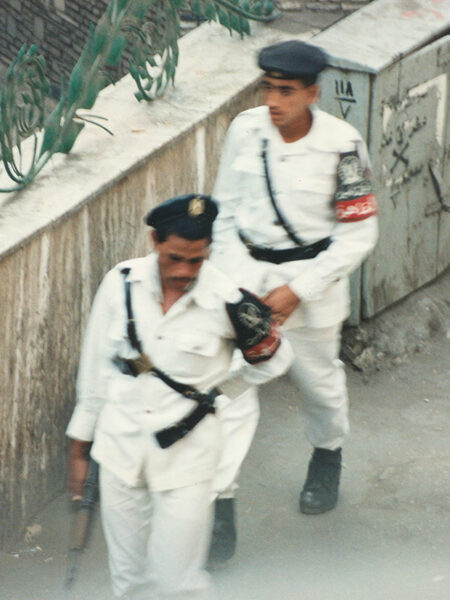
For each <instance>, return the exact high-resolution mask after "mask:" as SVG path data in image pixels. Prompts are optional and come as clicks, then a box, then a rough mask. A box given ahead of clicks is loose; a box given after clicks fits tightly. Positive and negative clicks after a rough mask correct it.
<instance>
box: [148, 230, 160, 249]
mask: <svg viewBox="0 0 450 600" xmlns="http://www.w3.org/2000/svg"><path fill="white" fill-rule="evenodd" d="M150 241H151V242H152V244H153V246H154V247H155V248H156V246H157V245H158V243H159V242H158V238H157V236H156V231H155V230H154V229H152V230H151V231H150Z"/></svg>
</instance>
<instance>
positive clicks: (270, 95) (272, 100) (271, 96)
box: [265, 90, 280, 108]
mask: <svg viewBox="0 0 450 600" xmlns="http://www.w3.org/2000/svg"><path fill="white" fill-rule="evenodd" d="M279 98H280V96H279V94H278V92H277V91H276V90H270V91H268V92H267V93H266V97H265V103H266V105H267V106H268V107H269V108H276V107H277V106H278V104H279Z"/></svg>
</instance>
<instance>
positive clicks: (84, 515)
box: [66, 458, 98, 589]
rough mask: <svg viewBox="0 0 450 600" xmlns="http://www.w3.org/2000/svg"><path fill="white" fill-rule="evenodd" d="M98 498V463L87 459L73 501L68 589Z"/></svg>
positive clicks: (86, 537) (85, 541)
mask: <svg viewBox="0 0 450 600" xmlns="http://www.w3.org/2000/svg"><path fill="white" fill-rule="evenodd" d="M97 500H98V463H96V462H95V460H93V459H92V458H90V459H89V468H88V473H87V477H86V481H85V483H84V493H83V498H82V499H81V500H76V501H75V502H74V509H75V517H74V520H73V523H72V530H71V534H70V545H69V552H68V556H67V558H68V566H67V577H66V588H67V589H70V588H71V587H72V586H73V584H74V581H75V577H76V575H77V572H78V565H79V562H80V557H81V554H82V553H83V552H84V550H85V548H86V545H87V542H88V539H89V537H90V534H91V531H92V523H93V517H94V510H95V505H96V503H97Z"/></svg>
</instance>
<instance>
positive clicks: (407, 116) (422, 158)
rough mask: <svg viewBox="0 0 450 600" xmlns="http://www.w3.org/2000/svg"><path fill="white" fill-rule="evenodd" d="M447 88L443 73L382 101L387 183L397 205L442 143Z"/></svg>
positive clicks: (384, 174) (382, 149)
mask: <svg viewBox="0 0 450 600" xmlns="http://www.w3.org/2000/svg"><path fill="white" fill-rule="evenodd" d="M446 90H447V77H446V75H445V74H441V75H439V76H437V77H435V78H433V79H430V80H429V81H426V82H425V83H421V84H419V85H416V86H414V87H412V88H410V89H409V90H407V92H406V93H405V95H404V96H403V97H393V98H392V97H391V98H389V99H386V100H384V101H383V102H382V106H381V116H382V128H383V134H382V141H381V148H380V149H381V152H382V153H383V180H384V182H383V183H384V185H385V186H386V188H387V189H388V190H389V197H390V199H391V202H392V204H393V206H394V207H396V206H397V199H398V196H399V194H400V193H401V191H402V189H403V187H404V186H405V185H406V184H408V183H409V182H410V181H413V180H415V179H416V178H417V177H418V176H419V175H420V174H422V173H423V172H424V170H425V169H428V166H429V165H428V162H429V160H430V157H431V156H433V155H435V154H436V150H437V149H439V148H441V147H442V144H443V137H444V126H445V108H446V107H445V102H446Z"/></svg>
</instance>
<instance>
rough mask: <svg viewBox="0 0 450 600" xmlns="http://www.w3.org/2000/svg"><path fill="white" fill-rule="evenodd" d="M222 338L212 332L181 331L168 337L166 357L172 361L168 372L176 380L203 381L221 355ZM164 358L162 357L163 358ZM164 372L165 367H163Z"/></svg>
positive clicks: (165, 342)
mask: <svg viewBox="0 0 450 600" xmlns="http://www.w3.org/2000/svg"><path fill="white" fill-rule="evenodd" d="M221 344H222V338H221V337H220V336H218V335H217V334H213V333H211V332H210V331H202V330H199V329H197V330H192V331H180V332H178V333H177V334H176V336H175V335H174V336H173V337H172V336H170V337H166V338H165V339H164V345H165V346H166V351H165V352H164V357H165V358H166V360H168V361H170V364H167V367H166V368H167V369H168V371H169V372H170V373H171V374H172V376H173V377H174V378H175V379H176V378H177V377H180V378H183V379H184V380H185V381H186V380H190V381H195V380H201V379H203V377H204V373H205V371H208V370H209V369H210V368H212V366H213V365H214V363H215V362H216V361H217V358H218V356H219V354H220V353H221ZM161 358H162V356H161ZM163 370H164V367H163Z"/></svg>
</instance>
